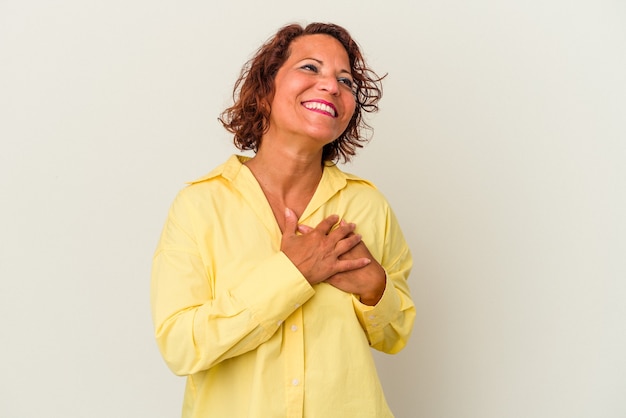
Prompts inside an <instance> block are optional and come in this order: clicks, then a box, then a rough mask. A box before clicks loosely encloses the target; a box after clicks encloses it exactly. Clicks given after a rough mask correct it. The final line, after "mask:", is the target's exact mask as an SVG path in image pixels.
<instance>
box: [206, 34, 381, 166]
mask: <svg viewBox="0 0 626 418" xmlns="http://www.w3.org/2000/svg"><path fill="white" fill-rule="evenodd" d="M316 34H325V35H330V36H332V37H333V38H335V39H337V40H338V41H339V42H340V43H341V44H342V45H343V47H344V48H345V50H346V52H347V53H348V60H349V61H350V68H351V72H352V78H353V79H354V97H355V100H356V107H355V110H354V114H353V115H352V118H351V119H350V122H349V123H348V126H347V127H346V129H345V131H344V132H343V133H342V134H341V135H340V136H339V138H337V139H335V140H334V141H333V142H331V143H329V144H326V145H325V146H324V150H323V153H322V162H337V161H339V160H343V161H344V162H348V161H350V159H351V157H352V156H354V155H355V154H356V150H357V148H362V147H363V145H364V144H365V143H366V142H367V141H368V140H369V138H366V137H363V136H362V135H361V131H362V130H363V129H365V130H368V131H371V127H370V126H369V125H368V124H367V123H366V122H365V121H364V120H363V112H368V113H373V112H376V111H378V101H379V100H380V98H381V97H382V94H383V91H382V83H381V81H382V79H383V78H384V77H385V76H383V77H379V76H378V75H377V74H376V73H375V72H374V71H373V70H371V69H370V68H368V67H367V65H366V63H365V60H364V58H363V55H362V54H361V51H360V49H359V46H358V45H357V43H356V42H355V41H354V40H353V39H352V37H351V36H350V34H349V33H348V31H347V30H346V29H344V28H342V27H341V26H338V25H335V24H330V23H311V24H309V25H307V26H306V27H302V26H301V25H299V24H291V25H287V26H284V27H283V28H281V29H280V30H279V31H278V32H277V33H276V34H275V35H274V36H273V37H271V38H270V39H269V40H268V41H267V42H266V43H265V44H263V45H262V46H261V47H260V48H259V49H258V50H257V51H256V53H255V54H254V56H253V57H252V58H251V59H250V60H249V61H248V62H247V63H246V64H245V65H244V66H243V68H242V70H241V74H240V75H239V78H238V79H237V81H236V82H235V87H234V89H233V100H234V104H233V105H232V106H231V107H229V108H228V109H226V110H224V111H223V112H222V114H221V115H220V117H219V118H218V119H219V121H220V122H221V123H222V124H223V125H224V127H225V128H226V129H227V130H228V131H229V132H231V133H233V134H234V139H233V140H234V143H235V146H236V147H237V148H239V149H240V150H252V151H254V152H257V150H258V149H259V145H260V143H261V137H262V136H263V134H264V133H265V132H266V131H267V129H268V127H269V116H270V112H271V109H270V108H269V106H268V105H267V104H268V103H270V102H271V99H272V98H273V96H274V91H275V90H274V78H275V77H276V73H277V72H278V70H279V69H280V67H281V66H282V65H283V64H284V63H285V61H286V60H287V58H289V54H290V52H291V51H290V45H291V43H292V42H293V40H294V39H296V38H298V37H301V36H305V35H316Z"/></svg>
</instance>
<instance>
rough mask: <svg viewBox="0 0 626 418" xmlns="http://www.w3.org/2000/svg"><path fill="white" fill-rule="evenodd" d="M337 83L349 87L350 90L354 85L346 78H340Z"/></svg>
mask: <svg viewBox="0 0 626 418" xmlns="http://www.w3.org/2000/svg"><path fill="white" fill-rule="evenodd" d="M338 81H339V82H340V83H342V84H345V85H346V86H347V87H349V88H350V89H351V88H352V86H353V85H354V83H353V82H352V80H350V79H349V78H347V77H340V78H339V79H338Z"/></svg>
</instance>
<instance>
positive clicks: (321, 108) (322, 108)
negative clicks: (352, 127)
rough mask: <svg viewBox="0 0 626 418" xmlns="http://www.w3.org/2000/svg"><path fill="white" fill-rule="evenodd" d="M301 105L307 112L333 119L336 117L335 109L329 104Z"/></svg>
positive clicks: (312, 103) (315, 102) (313, 103)
mask: <svg viewBox="0 0 626 418" xmlns="http://www.w3.org/2000/svg"><path fill="white" fill-rule="evenodd" d="M302 105H303V106H304V107H306V108H307V109H309V110H313V111H314V112H319V113H324V114H326V115H329V116H332V117H333V118H336V117H337V109H335V106H333V105H332V104H331V103H325V102H318V101H314V102H303V103H302Z"/></svg>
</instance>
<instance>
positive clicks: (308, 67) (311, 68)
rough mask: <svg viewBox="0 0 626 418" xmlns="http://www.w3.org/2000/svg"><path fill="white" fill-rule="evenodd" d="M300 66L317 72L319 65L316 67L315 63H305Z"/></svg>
mask: <svg viewBox="0 0 626 418" xmlns="http://www.w3.org/2000/svg"><path fill="white" fill-rule="evenodd" d="M300 68H302V69H303V70H308V71H312V72H314V73H316V72H317V67H316V66H315V65H313V64H304V65H303V66H302V67H300Z"/></svg>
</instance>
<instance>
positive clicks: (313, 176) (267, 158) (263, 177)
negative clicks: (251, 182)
mask: <svg viewBox="0 0 626 418" xmlns="http://www.w3.org/2000/svg"><path fill="white" fill-rule="evenodd" d="M246 165H247V166H248V168H249V169H250V171H251V172H252V174H253V175H254V176H255V177H256V179H257V181H258V182H259V185H260V186H261V189H262V190H263V192H264V193H265V196H266V198H267V200H268V201H269V203H270V205H271V206H272V209H273V211H274V214H275V215H276V218H277V219H278V220H281V219H282V217H283V216H284V215H282V214H284V209H285V208H290V209H292V210H293V211H294V212H295V213H296V215H297V216H300V215H302V212H303V211H304V209H305V208H306V206H307V205H308V203H309V201H310V200H311V198H312V197H313V194H314V193H315V190H316V189H317V185H318V183H319V181H320V179H321V178H322V173H323V167H322V154H321V151H320V152H319V153H317V154H316V155H312V154H307V153H297V152H294V151H293V150H289V149H285V148H280V149H276V148H273V147H271V146H267V145H266V144H264V145H263V146H261V147H259V150H258V152H257V154H256V155H255V156H254V157H253V158H252V159H250V160H248V161H247V162H246ZM279 223H280V222H279Z"/></svg>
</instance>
